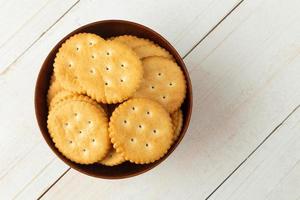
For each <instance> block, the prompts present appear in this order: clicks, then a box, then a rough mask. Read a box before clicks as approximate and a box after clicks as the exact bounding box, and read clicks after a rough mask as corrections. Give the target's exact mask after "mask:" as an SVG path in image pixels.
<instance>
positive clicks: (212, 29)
mask: <svg viewBox="0 0 300 200" xmlns="http://www.w3.org/2000/svg"><path fill="white" fill-rule="evenodd" d="M243 2H244V0H241V1H240V2H239V3H238V4H236V5H235V6H234V7H233V8H232V9H231V10H230V11H229V12H228V13H227V14H226V15H225V16H224V17H223V18H222V19H221V20H220V21H219V22H218V23H217V24H216V25H215V26H214V27H212V28H211V29H210V30H209V31H208V32H207V33H206V34H205V35H204V36H203V38H201V39H200V40H199V42H197V43H196V44H195V45H194V46H193V47H192V48H191V49H190V50H189V51H188V52H187V53H186V54H185V55H184V56H183V59H185V58H186V57H187V56H188V55H189V54H190V53H191V52H192V51H193V50H194V49H195V48H196V47H197V46H198V45H199V44H200V43H201V42H202V41H204V40H205V39H206V38H207V37H208V36H209V35H210V34H211V33H212V32H213V31H214V30H215V29H216V28H217V27H218V26H219V25H220V24H221V23H222V22H223V21H224V20H225V19H226V18H227V17H228V16H229V15H230V14H231V13H232V12H233V11H235V10H236V9H237V8H238V7H239V6H240V5H241V4H242V3H243Z"/></svg>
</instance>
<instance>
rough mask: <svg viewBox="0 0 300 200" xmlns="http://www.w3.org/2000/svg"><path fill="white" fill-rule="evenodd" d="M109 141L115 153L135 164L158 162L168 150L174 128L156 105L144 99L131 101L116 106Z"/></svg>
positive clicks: (111, 120)
mask: <svg viewBox="0 0 300 200" xmlns="http://www.w3.org/2000/svg"><path fill="white" fill-rule="evenodd" d="M109 134H110V138H111V142H112V143H113V146H114V148H115V149H116V151H117V152H118V153H123V155H124V158H125V159H126V160H129V161H130V162H134V163H137V164H144V163H151V162H154V161H155V160H158V159H160V158H161V157H162V156H163V155H164V154H165V153H166V152H167V151H168V149H169V147H170V145H171V143H172V138H173V125H172V122H171V118H170V115H169V113H168V112H167V111H166V110H165V109H164V108H163V106H161V105H160V104H159V103H157V102H155V101H152V100H149V99H143V98H137V99H130V100H128V101H126V102H125V103H123V104H120V105H119V107H117V108H116V109H115V110H114V112H113V114H112V116H111V118H110V123H109Z"/></svg>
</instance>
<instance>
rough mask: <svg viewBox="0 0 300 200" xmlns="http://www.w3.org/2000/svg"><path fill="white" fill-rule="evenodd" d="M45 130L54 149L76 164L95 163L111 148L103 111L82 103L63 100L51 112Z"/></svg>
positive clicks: (106, 121)
mask: <svg viewBox="0 0 300 200" xmlns="http://www.w3.org/2000/svg"><path fill="white" fill-rule="evenodd" d="M48 130H49V133H50V135H51V137H52V139H53V142H54V143H55V146H56V148H57V149H58V150H59V151H60V152H61V153H62V154H63V155H64V156H65V157H67V158H69V159H70V160H72V161H74V162H76V163H80V164H92V163H95V162H97V161H99V160H101V159H102V158H103V157H104V156H105V155H106V153H107V152H108V150H109V148H110V140H109V136H108V119H107V117H106V115H105V113H104V111H103V109H101V108H99V107H96V106H95V105H92V104H90V103H87V102H84V101H78V100H65V101H64V102H63V103H61V104H59V106H56V107H54V109H52V110H50V112H49V116H48Z"/></svg>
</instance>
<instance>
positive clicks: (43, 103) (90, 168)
mask: <svg viewBox="0 0 300 200" xmlns="http://www.w3.org/2000/svg"><path fill="white" fill-rule="evenodd" d="M82 32H89V33H95V34H97V35H100V36H101V37H103V38H109V37H112V36H118V35H125V34H129V35H135V36H137V37H141V38H148V39H150V40H152V41H154V42H155V43H157V44H158V45H160V46H162V47H163V48H165V49H167V50H168V51H169V52H170V53H171V54H172V55H173V56H174V58H175V59H176V62H177V63H178V65H179V66H180V67H181V69H182V71H183V72H184V75H185V79H186V82H187V94H186V98H185V101H184V103H183V105H182V107H181V109H182V111H183V116H184V117H183V118H184V119H183V127H182V130H181V133H180V136H179V138H178V140H177V141H176V142H175V143H174V144H173V145H172V147H171V148H170V149H169V151H168V153H167V154H165V155H164V157H163V158H161V159H160V160H157V161H156V162H154V163H151V164H142V165H137V164H133V163H130V162H125V163H123V164H120V165H117V166H114V167H107V166H104V165H100V164H92V165H81V164H77V163H74V162H72V161H70V160H69V159H67V158H66V157H64V156H63V155H62V154H61V153H60V152H59V151H58V150H57V148H56V147H55V146H54V143H53V141H52V139H51V137H50V135H49V132H48V129H47V115H48V107H47V98H46V96H47V91H48V88H49V82H50V77H51V75H52V72H53V62H54V58H55V55H56V53H57V51H58V49H59V47H60V46H61V45H62V43H63V42H65V40H66V39H68V38H69V37H71V36H72V35H74V34H76V33H82ZM34 101H35V102H34V103H35V114H36V118H37V122H38V125H39V127H40V130H41V133H42V135H43V137H44V139H45V140H46V142H47V144H48V145H49V147H50V148H51V149H52V151H53V152H54V153H55V154H56V155H57V156H58V157H59V158H60V159H61V160H63V161H64V162H65V163H66V164H67V165H69V166H70V167H71V168H73V169H75V170H78V171H79V172H82V173H84V174H87V175H90V176H94V177H98V178H105V179H121V178H128V177H132V176H136V175H140V174H142V173H144V172H146V171H148V170H150V169H152V168H154V167H155V166H157V165H159V164H160V163H161V162H162V161H164V160H165V159H166V158H167V157H168V156H169V155H170V154H171V153H172V152H173V151H174V150H175V148H176V147H177V146H178V144H179V143H180V141H181V140H182V138H183V136H184V134H185V132H186V130H187V128H188V125H189V122H190V118H191V113H192V102H193V99H192V85H191V81H190V77H189V74H188V71H187V69H186V67H185V65H184V62H183V60H182V58H181V57H180V55H179V54H178V53H177V51H176V50H175V48H174V47H173V46H172V45H171V44H170V43H169V42H168V41H167V40H166V39H164V38H163V37H162V36H161V35H159V34H158V33H156V32H155V31H153V30H151V29H150V28H147V27H145V26H143V25H140V24H137V23H133V22H129V21H122V20H104V21H98V22H94V23H91V24H87V25H85V26H82V27H80V28H78V29H76V30H75V31H73V32H72V33H70V34H68V35H67V36H66V37H64V38H63V39H62V40H61V41H60V42H59V43H58V44H57V45H55V47H54V48H53V49H52V50H51V52H50V53H49V54H48V56H47V58H46V60H45V61H44V63H43V65H42V67H41V69H40V72H39V75H38V78H37V82H36V87H35V99H34Z"/></svg>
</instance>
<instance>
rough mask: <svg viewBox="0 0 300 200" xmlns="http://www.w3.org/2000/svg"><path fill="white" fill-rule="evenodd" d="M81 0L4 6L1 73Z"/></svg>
mask: <svg viewBox="0 0 300 200" xmlns="http://www.w3.org/2000/svg"><path fill="white" fill-rule="evenodd" d="M76 1H77V0H67V1H64V2H62V1H60V0H51V1H49V0H23V1H19V0H12V1H5V2H4V3H3V5H1V6H0V26H1V29H0V35H1V37H0V74H1V73H3V72H4V71H5V69H6V68H7V67H9V65H10V64H11V63H12V62H14V61H15V60H16V59H17V58H18V57H19V56H20V55H22V54H23V53H24V52H25V51H26V50H27V49H28V48H30V46H31V45H32V44H33V43H34V42H35V41H36V40H37V39H38V38H39V37H41V36H42V35H43V34H44V33H45V31H47V29H48V28H49V27H51V26H52V25H53V24H54V23H55V22H56V21H57V20H58V19H59V18H60V17H61V16H62V15H63V14H64V13H65V12H66V11H67V10H68V9H69V8H70V7H72V6H73V5H74V4H75V3H76Z"/></svg>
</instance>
